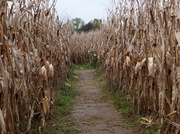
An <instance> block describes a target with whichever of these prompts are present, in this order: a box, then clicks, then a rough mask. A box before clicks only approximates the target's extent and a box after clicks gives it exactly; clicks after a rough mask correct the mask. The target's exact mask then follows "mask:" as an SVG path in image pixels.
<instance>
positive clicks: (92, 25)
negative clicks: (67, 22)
mask: <svg viewBox="0 0 180 134" xmlns="http://www.w3.org/2000/svg"><path fill="white" fill-rule="evenodd" d="M71 23H72V31H73V32H74V31H75V32H77V33H81V32H89V31H95V30H99V29H100V27H101V26H102V20H101V19H94V20H92V21H90V22H88V23H87V24H85V22H84V21H83V20H82V19H81V18H74V19H72V20H71Z"/></svg>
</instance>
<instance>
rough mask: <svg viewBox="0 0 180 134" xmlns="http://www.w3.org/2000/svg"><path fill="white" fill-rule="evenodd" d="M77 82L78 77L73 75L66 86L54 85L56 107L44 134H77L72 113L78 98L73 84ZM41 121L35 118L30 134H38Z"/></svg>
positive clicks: (54, 106) (66, 82) (52, 111)
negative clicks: (73, 105)
mask: <svg viewBox="0 0 180 134" xmlns="http://www.w3.org/2000/svg"><path fill="white" fill-rule="evenodd" d="M76 80H77V75H76V74H75V73H72V75H71V77H70V78H68V79H67V80H66V81H65V86H64V87H63V88H62V86H60V85H57V84H54V98H55V101H54V105H53V109H52V110H51V114H50V115H49V119H47V120H46V121H47V127H46V129H45V130H44V134H76V133H77V131H76V130H75V129H73V128H72V126H73V125H74V123H73V121H72V119H71V115H70V112H71V110H72V104H73V99H74V97H75V96H76V92H75V90H74V86H73V83H74V81H76ZM39 126H40V119H39V118H33V121H32V129H31V130H30V132H29V133H30V134H38V133H39V129H38V127H39Z"/></svg>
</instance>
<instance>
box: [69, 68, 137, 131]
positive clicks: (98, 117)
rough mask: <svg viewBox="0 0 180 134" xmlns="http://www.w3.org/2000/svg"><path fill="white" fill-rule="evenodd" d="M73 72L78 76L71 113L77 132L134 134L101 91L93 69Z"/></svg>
mask: <svg viewBox="0 0 180 134" xmlns="http://www.w3.org/2000/svg"><path fill="white" fill-rule="evenodd" d="M75 73H76V74H77V75H78V77H79V80H78V81H77V82H76V84H75V87H76V90H77V92H78V95H77V96H76V98H75V102H74V106H73V111H72V113H71V114H72V118H73V120H74V122H75V125H74V126H73V128H74V129H76V130H77V131H78V134H135V132H134V131H133V129H131V128H130V127H129V126H128V125H127V124H125V123H124V120H123V118H122V117H121V115H120V113H119V112H118V111H116V109H115V108H114V106H113V104H112V102H111V101H110V100H108V99H107V98H106V96H105V95H104V94H103V93H102V92H101V89H100V88H99V87H98V82H97V81H96V80H95V78H94V70H76V71H75Z"/></svg>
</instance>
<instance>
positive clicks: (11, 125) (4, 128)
mask: <svg viewBox="0 0 180 134" xmlns="http://www.w3.org/2000/svg"><path fill="white" fill-rule="evenodd" d="M0 16H1V17H0V54H1V56H0V83H1V84H0V131H1V134H7V133H11V134H15V133H17V134H20V133H27V132H28V131H29V129H30V128H31V120H32V118H33V117H35V116H37V117H40V126H39V131H40V132H42V131H43V129H44V127H45V126H46V117H47V116H48V114H49V112H50V109H51V107H52V105H53V102H54V99H53V87H52V84H53V80H56V81H58V82H59V83H61V84H62V83H63V80H64V79H65V78H66V76H67V74H68V71H69V67H70V51H69V48H68V42H69V38H70V35H71V32H70V29H69V26H68V23H67V24H66V25H63V26H62V25H61V21H60V20H59V19H58V17H57V15H56V10H55V3H52V4H51V5H50V4H49V2H48V1H43V0H32V1H27V0H23V1H22V0H14V2H13V3H12V4H11V5H10V6H8V3H7V2H6V1H2V2H0ZM22 121H23V122H24V123H23V124H26V127H25V129H24V130H22V127H21V125H22Z"/></svg>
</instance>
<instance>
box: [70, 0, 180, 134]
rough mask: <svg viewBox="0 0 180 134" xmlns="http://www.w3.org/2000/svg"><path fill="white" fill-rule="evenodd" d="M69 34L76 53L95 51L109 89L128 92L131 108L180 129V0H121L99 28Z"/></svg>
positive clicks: (163, 128)
mask: <svg viewBox="0 0 180 134" xmlns="http://www.w3.org/2000/svg"><path fill="white" fill-rule="evenodd" d="M72 40H73V41H72V42H75V43H73V45H72V46H70V47H72V49H71V50H73V52H72V53H73V55H74V56H73V57H74V58H75V59H79V60H80V61H83V59H84V53H87V50H88V52H91V51H96V52H97V53H98V55H97V57H98V59H99V60H100V61H101V66H100V68H101V70H102V71H103V72H104V73H105V76H106V78H107V79H108V81H109V83H110V85H111V87H113V88H112V89H116V90H119V91H121V92H122V93H123V94H124V95H126V96H128V97H129V96H130V97H132V99H133V107H134V114H138V115H139V114H141V113H146V116H147V117H149V118H150V119H149V120H147V123H146V125H153V124H158V126H159V133H164V134H170V133H173V134H178V133H180V1H178V0H174V1H171V0H144V1H141V0H137V1H135V0H129V1H128V0H123V1H121V3H118V4H117V3H116V4H115V6H114V8H113V9H112V10H109V14H108V22H107V24H104V26H103V27H102V28H101V30H100V31H94V32H91V33H87V34H84V33H82V34H80V35H79V36H77V35H74V37H73V38H72ZM74 44H75V45H74ZM83 51H84V53H83ZM77 62H78V61H77Z"/></svg>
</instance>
